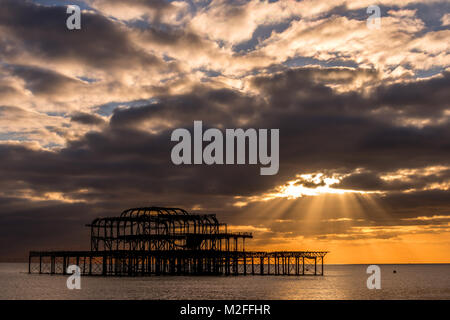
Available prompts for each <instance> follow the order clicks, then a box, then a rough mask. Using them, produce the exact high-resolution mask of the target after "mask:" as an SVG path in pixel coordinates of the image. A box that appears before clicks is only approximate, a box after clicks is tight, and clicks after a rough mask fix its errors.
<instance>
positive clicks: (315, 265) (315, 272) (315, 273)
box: [314, 257, 317, 275]
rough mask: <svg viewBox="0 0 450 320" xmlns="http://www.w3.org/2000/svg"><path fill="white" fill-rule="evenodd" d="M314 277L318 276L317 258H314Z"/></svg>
mask: <svg viewBox="0 0 450 320" xmlns="http://www.w3.org/2000/svg"><path fill="white" fill-rule="evenodd" d="M314 275H317V257H314Z"/></svg>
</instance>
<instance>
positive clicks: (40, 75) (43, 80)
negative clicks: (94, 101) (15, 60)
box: [6, 65, 84, 96]
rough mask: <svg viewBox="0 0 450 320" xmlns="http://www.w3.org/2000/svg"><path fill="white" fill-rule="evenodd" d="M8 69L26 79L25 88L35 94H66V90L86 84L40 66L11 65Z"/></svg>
mask: <svg viewBox="0 0 450 320" xmlns="http://www.w3.org/2000/svg"><path fill="white" fill-rule="evenodd" d="M6 69H7V70H9V71H10V73H11V74H12V75H15V76H18V77H20V78H22V79H23V80H24V81H25V88H26V89H28V90H30V91H31V92H32V93H33V94H35V95H46V96H52V95H58V94H64V91H65V90H67V91H68V90H75V89H77V88H81V87H82V86H83V85H84V84H83V82H81V81H79V80H77V79H73V78H70V77H67V76H64V75H62V74H60V73H58V72H55V71H51V70H48V69H43V68H39V67H32V66H22V65H9V66H8V67H7V68H6Z"/></svg>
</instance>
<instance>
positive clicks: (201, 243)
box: [28, 207, 327, 276]
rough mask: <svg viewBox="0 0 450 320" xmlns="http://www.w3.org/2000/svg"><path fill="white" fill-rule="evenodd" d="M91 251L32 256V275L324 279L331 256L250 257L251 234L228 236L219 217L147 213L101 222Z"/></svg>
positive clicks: (95, 222) (163, 211) (97, 223)
mask: <svg viewBox="0 0 450 320" xmlns="http://www.w3.org/2000/svg"><path fill="white" fill-rule="evenodd" d="M86 226H87V227H89V228H90V235H91V250H90V251H31V252H30V253H29V260H28V272H29V273H41V274H43V273H46V274H67V267H68V266H69V265H72V264H75V265H77V266H79V267H80V270H81V274H82V275H98V276H146V275H294V276H302V275H323V274H324V269H323V262H324V257H325V255H326V254H327V252H326V251H272V252H263V251H245V240H246V239H251V238H253V235H252V233H250V232H229V231H228V226H227V224H226V223H221V222H219V221H218V220H217V217H216V215H215V214H189V213H188V212H186V211H185V210H183V209H179V208H162V207H144V208H133V209H128V210H125V211H123V212H122V214H121V215H120V216H117V217H106V218H97V219H95V220H93V221H92V223H90V224H88V225H86Z"/></svg>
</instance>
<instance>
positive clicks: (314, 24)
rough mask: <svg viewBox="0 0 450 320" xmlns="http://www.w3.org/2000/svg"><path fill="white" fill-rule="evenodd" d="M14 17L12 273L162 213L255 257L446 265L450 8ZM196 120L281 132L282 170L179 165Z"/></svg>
mask: <svg viewBox="0 0 450 320" xmlns="http://www.w3.org/2000/svg"><path fill="white" fill-rule="evenodd" d="M69 4H76V5H78V6H80V8H81V9H82V12H81V29H80V30H68V29H67V27H66V19H67V18H68V17H69V15H68V14H67V13H66V8H67V5H69ZM371 5H378V6H379V8H380V12H381V24H380V28H378V29H377V28H369V27H368V25H367V19H368V17H369V16H370V14H368V13H367V11H366V10H367V7H369V6H371ZM0 6H1V8H2V9H1V10H0V177H1V179H0V243H1V246H0V261H13V260H20V259H26V258H27V254H28V251H29V250H39V249H41V250H46V249H80V250H81V249H88V248H89V234H88V230H87V228H86V227H85V224H86V223H89V222H90V221H91V220H93V219H94V218H95V217H99V216H100V217H101V216H103V217H104V216H116V215H119V214H120V212H122V211H123V210H125V209H127V208H131V207H139V206H152V205H153V206H166V207H181V208H184V209H186V210H187V211H189V212H195V213H216V214H217V215H218V218H219V219H220V220H221V221H223V222H227V223H228V224H229V225H230V229H231V230H234V231H249V232H252V233H253V236H254V239H252V240H250V241H247V242H246V244H247V250H326V251H330V253H329V254H328V255H327V257H326V259H325V262H326V263H450V197H449V187H450V161H449V159H450V126H449V120H450V104H449V101H450V90H449V89H450V51H449V39H450V2H449V1H434V0H426V1H425V0H424V1H418V0H396V1H394V0H379V1H373V0H370V1H366V0H356V1H347V0H334V1H331V0H314V1H313V0H304V1H291V0H285V1H244V0H242V1H231V0H229V1H223V0H211V1H202V0H190V1H163V0H154V1H146V0H129V1H126V2H125V1H119V0H84V1H83V0H77V1H53V0H40V1H37V0H36V1H31V0H30V1H24V0H0ZM195 120H201V121H202V122H203V126H204V127H205V128H220V129H225V128H244V129H245V128H256V129H259V128H266V129H272V128H277V129H279V130H280V131H279V132H280V138H279V148H280V150H279V161H280V166H279V172H278V173H277V174H276V175H266V176H264V175H260V174H259V168H260V166H259V165H256V166H255V165H178V166H177V165H174V164H173V163H172V162H171V158H170V153H171V149H172V148H173V146H174V142H171V140H170V137H171V133H172V131H173V130H175V129H177V128H187V129H189V130H192V128H193V122H194V121H195Z"/></svg>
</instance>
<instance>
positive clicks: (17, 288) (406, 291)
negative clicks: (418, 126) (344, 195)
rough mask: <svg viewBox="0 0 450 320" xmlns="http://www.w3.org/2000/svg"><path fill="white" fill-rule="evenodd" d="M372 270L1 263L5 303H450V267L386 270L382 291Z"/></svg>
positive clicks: (414, 266) (392, 267) (362, 267)
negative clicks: (115, 272)
mask: <svg viewBox="0 0 450 320" xmlns="http://www.w3.org/2000/svg"><path fill="white" fill-rule="evenodd" d="M367 267H368V265H329V264H327V265H325V275H324V276H303V277H302V276H300V277H298V276H297V277H296V276H267V275H266V276H149V277H133V278H126V277H88V276H82V277H81V288H80V289H79V290H78V289H72V290H69V289H68V288H67V284H66V282H67V279H68V276H63V275H44V274H41V275H39V274H28V273H27V270H28V265H27V264H26V263H0V299H33V300H34V299H36V300H42V299H58V300H71V299H76V300H79V299H101V300H104V299H112V300H116V299H158V300H161V299H164V300H165V299H170V300H179V299H182V300H185V299H196V300H205V299H214V300H218V299H220V300H222V299H225V300H228V299H233V300H236V299H239V300H241V299H242V300H247V299H250V300H255V299H256V300H259V299H263V300H269V299H270V300H284V299H288V300H310V299H313V300H321V299H332V300H342V299H351V300H354V299H358V300H360V299H364V300H365V299H445V300H448V299H450V264H395V265H393V264H389V265H388V264H385V265H379V267H380V269H381V278H380V279H381V288H380V289H368V287H367V279H368V277H369V276H370V274H368V273H367Z"/></svg>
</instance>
